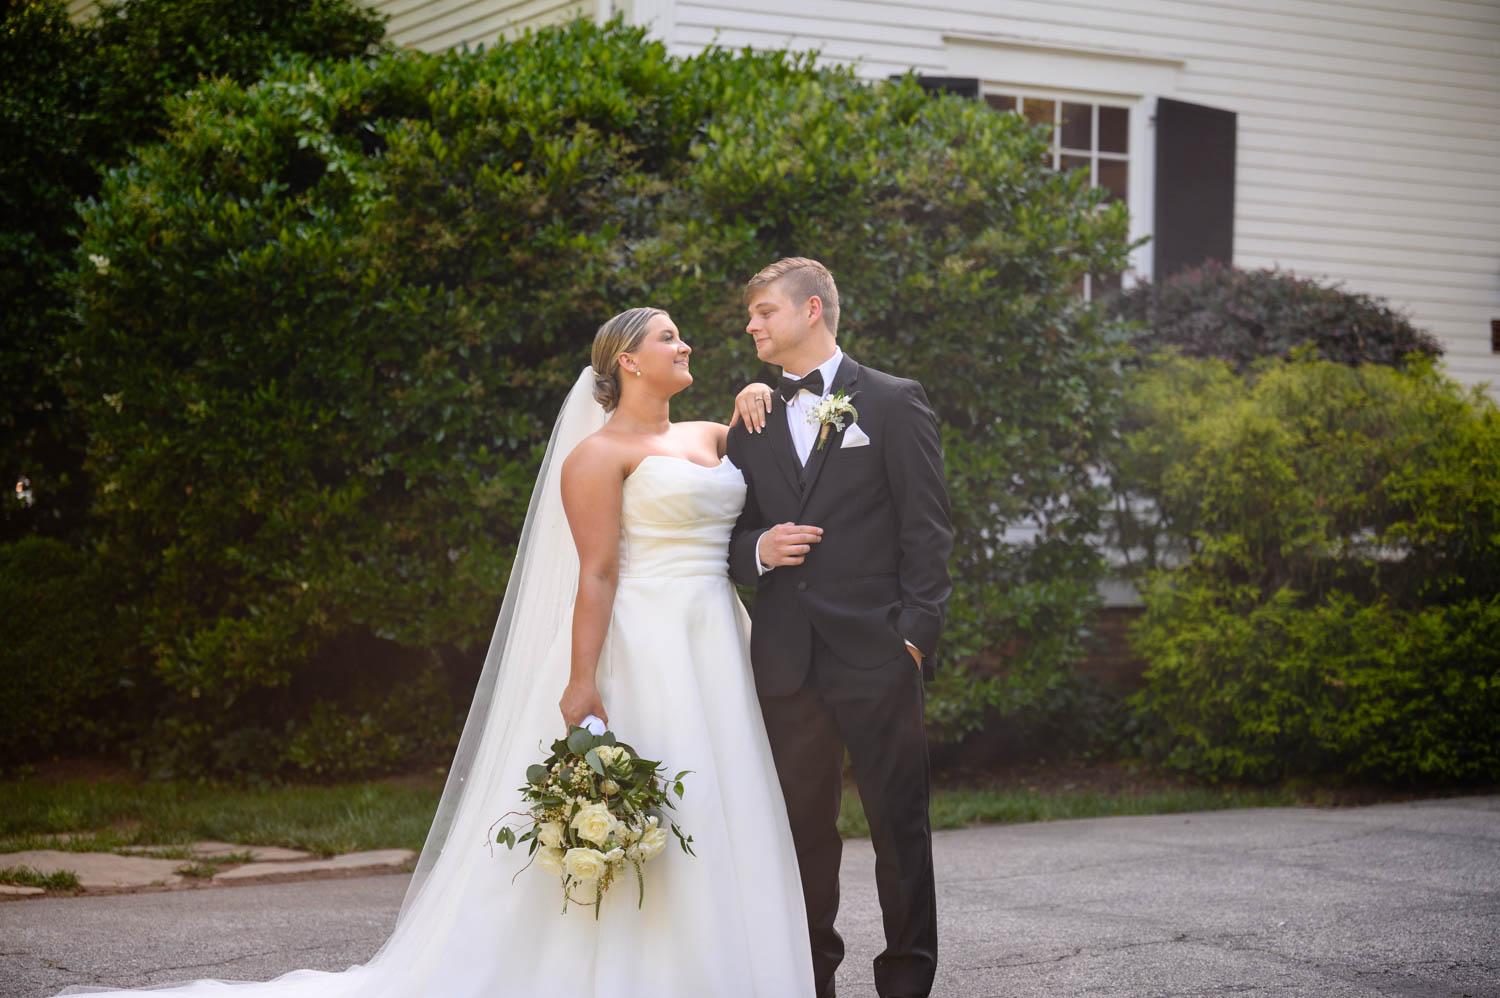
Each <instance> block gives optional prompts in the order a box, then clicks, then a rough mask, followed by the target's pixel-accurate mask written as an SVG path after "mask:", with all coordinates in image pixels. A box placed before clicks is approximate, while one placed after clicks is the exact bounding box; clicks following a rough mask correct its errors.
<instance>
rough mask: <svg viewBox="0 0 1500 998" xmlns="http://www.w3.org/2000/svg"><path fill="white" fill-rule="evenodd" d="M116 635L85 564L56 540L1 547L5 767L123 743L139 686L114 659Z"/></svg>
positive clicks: (0, 753)
mask: <svg viewBox="0 0 1500 998" xmlns="http://www.w3.org/2000/svg"><path fill="white" fill-rule="evenodd" d="M119 630H120V629H119V627H118V626H117V622H116V618H115V606H114V594H113V593H112V591H111V587H110V585H109V582H108V580H107V579H105V578H104V577H103V576H102V575H101V574H100V572H99V570H98V569H97V568H96V566H95V565H93V564H92V563H91V562H90V560H89V559H87V558H86V557H84V556H83V555H81V554H79V553H78V552H76V551H74V550H73V549H72V548H70V547H68V546H67V545H66V544H63V543H62V542H61V541H57V540H53V539H51V538H40V537H33V538H27V539H25V540H21V541H17V542H15V543H12V544H3V545H0V763H10V762H16V761H19V760H21V759H23V758H28V757H32V758H34V757H36V756H37V755H39V754H41V753H45V752H52V751H79V750H83V751H97V750H98V748H99V747H100V746H101V745H102V744H106V743H107V742H108V741H109V740H111V739H112V738H115V737H118V736H119V735H120V734H121V730H120V726H121V723H122V717H123V716H124V715H126V714H127V712H128V708H129V707H131V706H138V701H139V698H138V697H137V696H136V695H135V690H134V687H135V686H136V685H137V680H138V679H139V678H140V677H139V676H135V675H131V674H130V673H129V672H127V671H126V670H125V668H124V666H123V665H122V663H121V662H120V661H119V659H118V658H117V656H116V654H115V651H116V643H117V641H118V640H119Z"/></svg>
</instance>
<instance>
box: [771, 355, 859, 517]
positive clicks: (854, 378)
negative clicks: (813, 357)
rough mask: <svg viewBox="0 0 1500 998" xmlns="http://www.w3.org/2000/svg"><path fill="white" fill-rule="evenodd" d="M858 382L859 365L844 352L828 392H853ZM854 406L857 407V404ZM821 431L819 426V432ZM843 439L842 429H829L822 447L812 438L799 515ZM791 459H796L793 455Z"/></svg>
mask: <svg viewBox="0 0 1500 998" xmlns="http://www.w3.org/2000/svg"><path fill="white" fill-rule="evenodd" d="M858 382H859V365H858V364H856V363H855V362H854V361H853V360H852V359H850V357H849V355H848V354H844V359H843V360H842V361H840V362H839V369H838V371H837V372H835V373H834V376H833V384H831V385H829V386H828V393H829V394H830V395H832V394H834V393H836V392H840V391H842V392H843V393H844V394H845V395H850V394H853V392H854V386H855V385H856V384H857V383H858ZM855 408H858V404H856V405H855ZM821 432H822V430H821V428H819V433H821ZM787 436H788V443H790V442H791V441H790V436H791V434H790V433H789V434H788V435H787ZM843 439H844V431H843V430H831V431H830V432H829V434H828V439H827V440H824V441H823V447H822V449H819V448H818V444H817V438H816V437H814V438H813V449H812V451H811V452H809V453H808V455H807V467H806V468H804V469H803V470H802V502H801V503H800V504H799V505H798V507H797V515H798V516H799V517H800V516H801V515H802V511H803V510H804V509H806V508H807V500H808V498H809V497H811V496H812V492H813V486H814V485H816V484H817V483H818V477H819V476H820V475H822V474H823V469H824V468H825V467H827V466H828V462H829V461H831V460H833V453H834V451H836V450H838V449H839V444H840V443H842V442H843ZM793 460H796V457H795V455H794V456H793Z"/></svg>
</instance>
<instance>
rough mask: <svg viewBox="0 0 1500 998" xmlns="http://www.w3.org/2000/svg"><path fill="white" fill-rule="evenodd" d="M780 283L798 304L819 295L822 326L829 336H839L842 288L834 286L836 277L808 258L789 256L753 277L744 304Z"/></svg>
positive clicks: (747, 288) (747, 287) (746, 289)
mask: <svg viewBox="0 0 1500 998" xmlns="http://www.w3.org/2000/svg"><path fill="white" fill-rule="evenodd" d="M777 282H781V283H782V286H783V290H785V291H786V296H787V297H788V298H790V299H791V300H792V301H794V302H796V303H797V304H799V305H800V304H801V303H802V302H805V301H807V299H809V298H811V297H812V296H813V295H817V296H818V300H819V301H821V302H822V303H823V324H824V325H826V326H827V327H828V331H829V332H830V333H832V334H833V335H835V336H837V335H838V333H839V289H838V288H837V287H836V286H835V285H834V283H833V275H832V274H830V273H829V272H828V268H827V267H825V266H823V265H822V264H821V263H819V262H818V261H816V260H809V259H808V258H807V257H805V256H789V257H784V258H783V259H780V260H777V261H776V262H775V263H773V264H771V265H770V266H769V267H767V268H766V269H765V270H762V271H761V272H760V273H758V274H756V275H755V276H754V277H752V278H750V283H749V284H746V285H745V294H744V299H743V300H744V303H745V304H746V305H748V304H750V298H751V296H752V295H754V294H755V292H757V291H759V290H760V289H762V288H766V287H770V286H771V285H772V284H775V283H777Z"/></svg>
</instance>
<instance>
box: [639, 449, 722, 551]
mask: <svg viewBox="0 0 1500 998" xmlns="http://www.w3.org/2000/svg"><path fill="white" fill-rule="evenodd" d="M744 504H745V479H744V476H743V475H741V474H740V470H739V469H738V468H736V467H735V466H734V465H733V464H731V463H730V461H729V459H728V458H724V459H723V460H721V461H720V462H719V463H718V464H717V465H714V466H713V467H705V466H704V465H701V464H694V463H693V462H691V461H685V460H683V459H681V458H676V457H668V456H666V455H663V454H652V455H649V456H647V457H646V458H644V459H642V461H641V463H640V464H639V465H637V466H636V469H635V471H633V472H632V473H631V474H630V477H628V478H626V479H625V486H624V495H623V498H622V501H621V504H620V578H621V579H627V578H641V577H647V578H684V577H688V576H694V575H720V576H722V575H725V574H726V573H727V572H728V570H729V532H730V530H731V529H732V528H733V527H734V521H735V520H736V519H738V518H739V515H740V509H741V508H742V507H743V506H744Z"/></svg>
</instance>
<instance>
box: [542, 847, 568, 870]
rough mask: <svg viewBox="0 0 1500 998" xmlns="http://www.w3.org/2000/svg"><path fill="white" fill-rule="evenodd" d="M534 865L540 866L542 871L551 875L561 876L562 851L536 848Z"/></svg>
mask: <svg viewBox="0 0 1500 998" xmlns="http://www.w3.org/2000/svg"><path fill="white" fill-rule="evenodd" d="M536 865H537V866H539V867H541V868H542V872H543V873H545V874H547V875H548V876H551V877H561V876H562V875H563V873H564V872H565V871H564V869H563V852H562V850H561V849H553V848H550V847H549V848H544V849H539V850H537V854H536Z"/></svg>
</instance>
